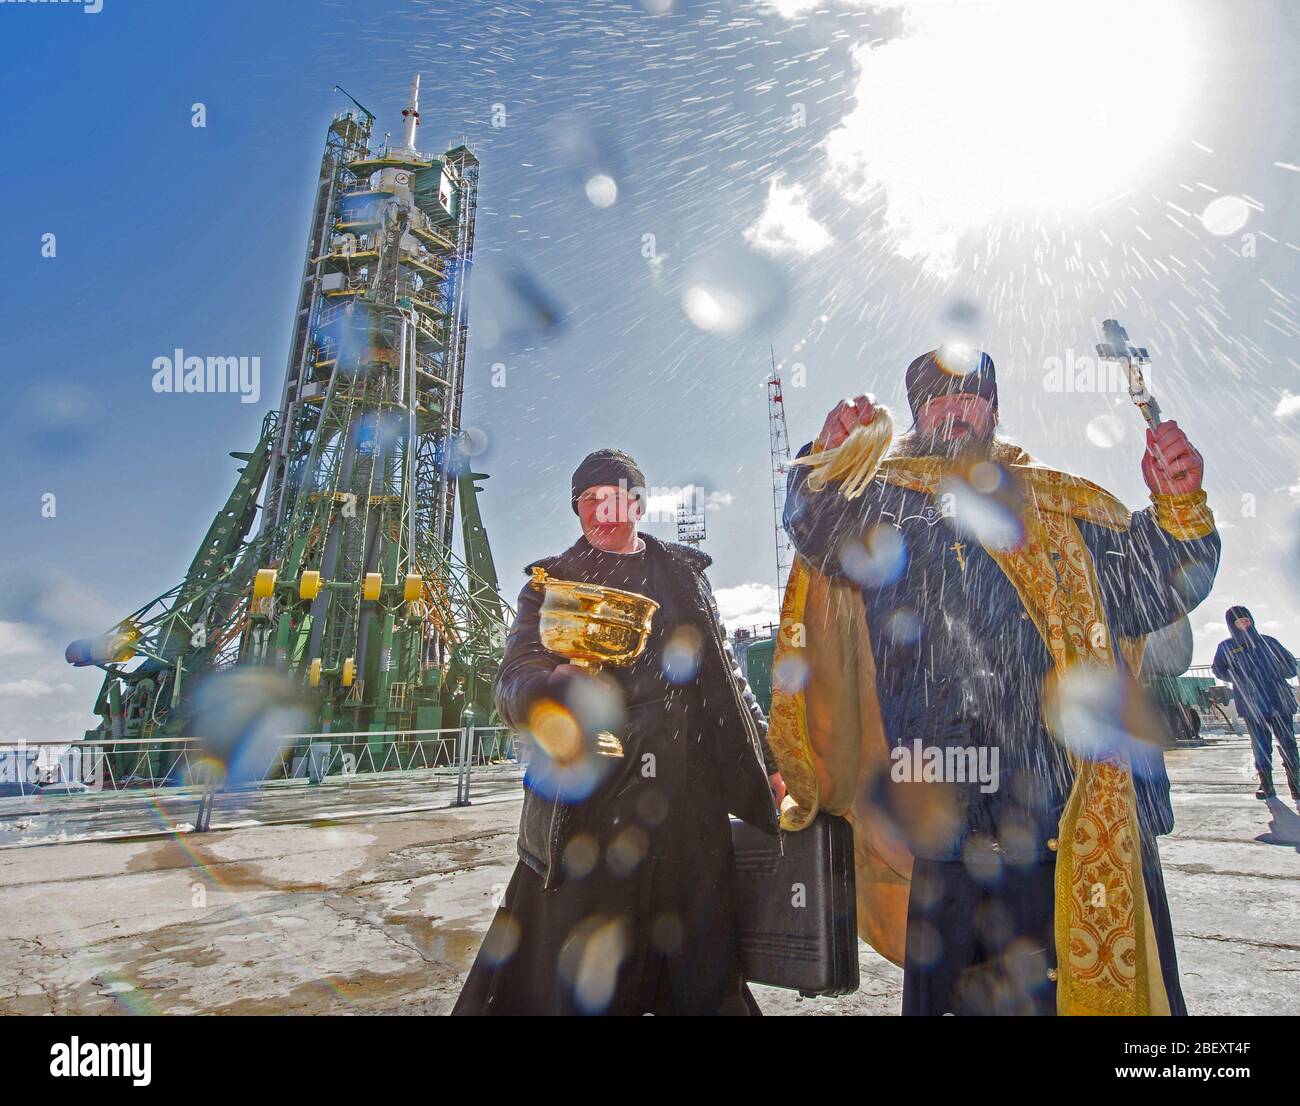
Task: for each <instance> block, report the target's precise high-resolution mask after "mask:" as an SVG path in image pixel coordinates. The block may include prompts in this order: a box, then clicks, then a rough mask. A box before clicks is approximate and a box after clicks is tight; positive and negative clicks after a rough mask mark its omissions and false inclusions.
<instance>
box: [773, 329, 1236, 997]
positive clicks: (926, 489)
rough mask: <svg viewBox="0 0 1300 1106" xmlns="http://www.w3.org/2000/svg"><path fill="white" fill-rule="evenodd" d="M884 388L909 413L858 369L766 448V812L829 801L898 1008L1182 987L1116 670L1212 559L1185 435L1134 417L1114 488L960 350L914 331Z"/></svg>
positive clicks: (1178, 604)
mask: <svg viewBox="0 0 1300 1106" xmlns="http://www.w3.org/2000/svg"><path fill="white" fill-rule="evenodd" d="M906 389H907V398H908V403H909V405H910V407H911V411H912V416H913V419H914V421H915V425H914V427H913V430H912V431H911V432H910V433H908V434H906V435H904V436H902V437H901V439H899V440H897V441H891V439H892V431H891V430H890V429H889V423H890V419H889V415H888V413H887V412H886V411H884V409H883V408H880V407H878V406H877V405H876V404H875V403H874V402H873V400H872V399H871V397H869V396H865V395H863V396H859V397H857V398H856V399H855V400H853V401H851V402H850V401H845V402H842V403H840V404H838V405H837V406H836V407H835V408H834V410H832V411H831V413H830V414H829V416H828V417H827V419H826V422H825V425H824V427H823V429H822V431H821V434H820V435H819V437H818V438H817V440H816V441H815V442H813V443H811V444H810V445H809V446H806V447H805V448H804V450H803V451H801V454H800V459H799V460H797V461H796V462H795V464H794V466H793V467H792V471H791V473H790V478H789V486H788V496H787V503H786V513H785V525H786V529H787V531H788V533H789V535H790V537H791V539H792V541H793V543H794V545H795V547H796V549H797V550H798V553H799V557H798V559H797V560H796V564H795V568H794V571H793V572H792V574H791V579H790V584H789V587H788V589H787V592H786V595H785V602H784V607H783V611H782V634H781V637H780V640H779V644H778V656H777V661H776V669H775V672H776V682H777V684H778V687H777V689H776V690H775V691H774V696H773V705H772V710H771V715H770V722H771V731H770V734H769V740H770V742H771V744H772V748H773V749H774V751H775V752H776V754H777V757H778V761H779V764H780V768H781V771H782V774H783V776H784V779H785V784H786V785H787V786H788V787H789V797H788V798H787V799H786V805H785V808H784V811H783V819H784V824H785V825H786V826H787V827H788V828H793V829H798V828H800V827H802V826H806V825H807V824H809V823H810V822H811V820H812V818H813V816H814V815H815V814H816V813H817V811H818V810H819V809H823V810H827V811H829V812H831V813H833V814H843V815H845V816H846V817H848V818H849V819H850V820H851V821H852V823H853V826H854V837H855V854H856V856H855V858H856V861H857V864H856V867H857V877H858V883H857V892H858V916H859V933H860V934H861V936H863V938H864V939H866V940H867V941H869V942H870V943H871V944H872V945H874V946H875V947H876V948H877V950H878V951H880V952H881V953H882V954H883V955H885V956H887V957H889V958H890V959H893V960H894V961H895V962H896V963H899V964H901V965H902V966H903V968H904V981H903V1013H904V1014H1052V1013H1062V1014H1182V1013H1185V1012H1186V1011H1185V1007H1184V1003H1183V998H1182V993H1181V989H1180V985H1179V980H1178V970H1177V964H1176V960H1175V954H1174V944H1173V936H1172V932H1171V927H1170V920H1169V911H1168V905H1167V901H1166V897H1165V891H1164V884H1163V879H1162V875H1161V870H1160V859H1159V854H1158V852H1157V849H1156V844H1155V837H1156V835H1158V834H1161V833H1168V832H1170V830H1171V829H1172V828H1173V816H1172V811H1171V808H1170V804H1169V783H1168V777H1167V776H1166V775H1165V771H1164V765H1163V753H1162V747H1161V743H1160V738H1159V724H1158V722H1157V721H1156V720H1155V715H1154V713H1153V712H1151V711H1150V709H1149V708H1148V707H1147V705H1146V702H1145V697H1144V696H1143V695H1142V693H1141V691H1140V689H1139V687H1138V685H1137V684H1136V681H1135V677H1136V675H1137V674H1138V673H1139V671H1140V663H1141V650H1142V643H1143V639H1144V636H1145V635H1147V634H1149V633H1151V632H1153V631H1155V630H1158V629H1160V628H1162V627H1164V626H1166V625H1168V624H1170V623H1172V622H1174V621H1176V620H1177V619H1179V618H1181V617H1182V616H1184V615H1185V614H1186V613H1187V612H1188V611H1189V610H1190V609H1191V608H1192V607H1194V606H1196V604H1198V603H1199V602H1200V601H1201V600H1202V599H1203V598H1204V597H1205V595H1206V593H1207V592H1208V591H1209V589H1210V585H1211V583H1212V581H1213V579H1214V574H1215V571H1216V569H1217V566H1218V558H1219V538H1218V535H1217V533H1216V530H1215V525H1214V519H1213V516H1212V515H1211V513H1210V510H1209V508H1208V507H1207V505H1206V497H1205V493H1204V492H1203V491H1202V490H1201V474H1202V468H1203V464H1202V460H1201V457H1200V455H1199V454H1198V453H1197V452H1196V450H1195V449H1193V448H1192V446H1191V444H1190V443H1189V442H1188V440H1187V438H1186V436H1185V434H1184V433H1183V431H1182V430H1181V429H1179V427H1178V425H1177V424H1176V423H1174V422H1166V423H1163V424H1161V425H1159V426H1158V427H1157V428H1156V429H1155V430H1154V431H1148V432H1147V438H1146V453H1145V456H1144V457H1143V459H1142V473H1143V476H1144V478H1145V481H1146V483H1147V486H1148V487H1149V488H1150V489H1151V499H1152V505H1151V506H1150V507H1148V508H1147V509H1145V510H1143V511H1139V512H1137V513H1136V514H1130V513H1129V512H1128V511H1127V510H1126V509H1125V508H1124V506H1123V505H1122V504H1121V503H1120V502H1119V501H1118V500H1116V499H1115V497H1114V496H1112V495H1110V494H1109V493H1108V492H1106V491H1105V490H1103V489H1102V488H1100V487H1098V486H1097V485H1095V484H1092V483H1090V482H1089V481H1087V480H1083V479H1081V478H1079V477H1076V476H1072V475H1070V474H1068V473H1064V472H1058V471H1056V470H1053V469H1050V468H1048V467H1046V466H1044V465H1042V464H1040V463H1038V462H1037V461H1035V460H1034V459H1033V458H1032V457H1030V456H1029V455H1028V454H1027V453H1026V452H1025V451H1024V450H1022V449H1020V448H1018V447H1016V446H1014V445H1012V444H1011V443H1010V442H1008V441H1006V440H1004V439H1002V438H1000V437H998V435H997V427H998V390H997V380H996V375H995V369H994V365H993V361H992V359H991V358H989V357H988V355H987V354H983V353H981V352H979V351H972V350H965V349H941V350H935V351H932V352H930V353H927V354H925V355H923V356H921V357H918V358H917V359H916V360H915V361H913V362H912V364H911V365H910V366H908V369H907V372H906ZM864 442H865V443H866V446H867V448H866V453H865V454H863V455H864V456H868V455H870V454H871V451H872V448H874V449H875V451H876V452H875V455H874V457H869V459H868V461H867V462H866V468H865V469H863V470H861V471H858V472H857V473H856V474H855V475H854V476H853V478H852V479H849V478H845V477H844V476H843V473H844V471H845V467H844V465H843V464H833V463H832V462H833V461H835V460H837V459H838V458H839V456H840V455H841V454H842V452H843V451H844V450H846V449H850V448H859V452H861V447H862V445H863V443H864ZM833 473H839V474H840V478H838V479H836V478H831V476H832V474H833Z"/></svg>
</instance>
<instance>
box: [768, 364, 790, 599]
mask: <svg viewBox="0 0 1300 1106" xmlns="http://www.w3.org/2000/svg"><path fill="white" fill-rule="evenodd" d="M771 352H772V375H771V377H770V378H769V379H768V381H767V429H768V448H769V452H770V453H771V456H772V511H773V513H774V515H775V517H776V525H775V537H776V595H777V602H780V601H781V599H782V598H783V597H784V595H785V582H786V580H787V578H788V577H789V575H790V561H791V555H790V539H789V538H788V537H786V533H785V526H784V525H783V522H782V518H783V516H784V514H785V481H786V473H787V472H789V469H790V433H789V431H788V430H787V429H786V425H785V399H784V398H783V396H782V395H781V374H780V373H779V372H778V371H777V368H776V350H775V349H773V350H772V351H771Z"/></svg>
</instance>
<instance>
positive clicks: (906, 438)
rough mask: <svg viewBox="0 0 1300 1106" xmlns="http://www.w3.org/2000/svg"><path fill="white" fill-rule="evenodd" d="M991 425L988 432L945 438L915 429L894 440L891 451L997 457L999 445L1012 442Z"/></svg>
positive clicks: (947, 456)
mask: <svg viewBox="0 0 1300 1106" xmlns="http://www.w3.org/2000/svg"><path fill="white" fill-rule="evenodd" d="M995 429H996V427H991V428H990V429H989V432H988V433H987V434H968V435H965V436H963V437H961V438H957V439H951V440H950V439H948V438H945V437H944V436H943V435H942V434H940V433H935V432H931V433H928V434H926V433H922V432H921V431H920V430H916V429H912V430H910V431H909V432H908V433H906V434H904V435H903V436H902V437H900V438H898V439H897V440H896V441H895V442H894V447H893V449H891V450H890V453H891V454H892V455H893V456H895V457H939V458H942V459H944V460H947V461H968V462H975V461H987V460H990V459H992V458H993V455H994V453H995V452H997V450H998V447H1000V446H1005V445H1007V444H1008V443H1007V442H1006V441H1005V440H1004V439H1001V438H999V437H998V436H997V435H996V434H995V433H994V430H995Z"/></svg>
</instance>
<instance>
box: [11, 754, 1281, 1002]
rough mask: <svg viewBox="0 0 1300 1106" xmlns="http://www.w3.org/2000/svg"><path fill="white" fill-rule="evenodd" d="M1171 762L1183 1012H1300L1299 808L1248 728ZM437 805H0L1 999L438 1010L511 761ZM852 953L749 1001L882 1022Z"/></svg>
mask: <svg viewBox="0 0 1300 1106" xmlns="http://www.w3.org/2000/svg"><path fill="white" fill-rule="evenodd" d="M1168 766H1169V773H1170V777H1171V779H1172V781H1173V785H1174V807H1175V813H1176V817H1177V823H1178V824H1177V829H1176V832H1175V833H1174V834H1173V835H1172V836H1171V837H1167V838H1163V839H1162V841H1161V852H1162V855H1163V858H1164V868H1165V878H1166V882H1167V884H1168V889H1169V898H1170V908H1171V913H1172V916H1173V921H1174V928H1175V932H1176V935H1177V945H1178V955H1179V959H1180V964H1181V968H1182V976H1183V986H1184V989H1185V992H1186V995H1187V1000H1188V1005H1189V1007H1190V1009H1191V1010H1192V1012H1193V1013H1216V1014H1265V1013H1268V1014H1300V986H1297V984H1298V983H1300V816H1297V814H1296V812H1295V806H1294V804H1293V803H1292V802H1291V801H1290V800H1289V799H1287V800H1286V801H1285V802H1284V801H1282V800H1274V801H1272V802H1269V803H1264V802H1260V801H1258V800H1256V799H1255V798H1254V797H1253V792H1254V786H1255V785H1254V779H1253V775H1252V774H1251V771H1250V753H1249V744H1248V742H1247V741H1246V739H1244V738H1235V737H1227V738H1212V739H1211V740H1210V741H1209V742H1208V743H1207V744H1206V745H1204V746H1202V747H1199V748H1190V749H1180V750H1177V751H1175V752H1172V753H1170V754H1169V757H1168ZM494 773H495V774H494ZM1278 778H1279V780H1280V779H1281V771H1280V765H1279V766H1278ZM453 797H454V779H449V778H432V777H430V776H428V775H427V774H424V775H421V776H419V778H416V776H411V777H406V778H401V779H390V780H377V781H360V780H358V781H353V782H351V783H349V784H347V785H340V784H327V785H325V786H324V787H319V788H310V789H308V788H307V787H306V786H305V785H304V786H302V787H301V788H295V789H294V790H293V792H292V793H290V792H289V791H288V789H285V791H284V792H283V793H281V794H279V795H272V794H266V793H263V794H258V795H245V796H242V797H240V798H239V799H238V800H231V801H229V802H227V803H225V804H224V805H223V806H221V807H219V808H218V811H217V814H216V815H215V817H214V830H213V832H210V833H205V834H194V833H187V832H174V827H175V826H177V825H181V826H185V825H188V823H189V822H190V821H192V810H193V805H194V804H193V801H192V800H189V799H182V798H181V797H178V796H170V797H168V798H167V799H166V800H165V801H162V802H158V803H153V804H152V805H150V804H151V800H150V798H149V797H147V796H143V795H138V794H137V795H130V796H92V797H86V796H81V797H73V798H72V799H69V800H61V801H60V802H61V803H63V804H64V805H62V806H61V808H60V809H59V810H57V811H55V812H53V814H48V813H46V812H37V813H31V812H29V813H28V814H26V815H24V816H22V817H14V818H12V819H11V818H8V815H9V814H10V813H12V812H11V811H9V810H5V809H0V824H3V823H5V822H8V824H7V825H3V828H0V844H3V845H4V846H5V847H3V848H0V1012H2V1013H9V1014H20V1013H26V1014H45V1013H79V1014H114V1013H174V1014H195V1013H245V1014H272V1013H276V1014H284V1013H291V1014H324V1013H338V1014H346V1013H391V1014H440V1013H445V1012H446V1011H447V1010H448V1009H450V1007H451V1005H452V1003H453V1002H454V1001H455V997H456V994H457V993H458V990H459V987H460V982H461V980H462V979H463V978H464V975H465V973H466V971H468V969H469V965H470V963H471V962H472V960H473V957H474V954H475V952H476V951H477V948H478V944H479V942H480V940H481V939H482V935H483V933H484V931H485V930H486V928H487V925H488V922H489V921H490V919H491V917H492V913H493V909H494V904H495V901H497V900H498V899H499V896H500V894H501V892H502V890H503V889H504V886H505V883H506V882H507V881H508V879H509V877H510V873H511V871H512V869H513V866H514V862H515V829H516V825H517V822H518V817H519V783H518V777H517V773H512V772H509V771H504V770H499V769H490V770H486V771H485V772H484V774H483V776H482V778H481V779H480V780H479V781H478V782H477V784H476V790H475V798H474V802H473V805H471V806H469V807H463V808H455V807H452V806H451V805H450V803H451V800H452V798H453ZM77 799H80V800H83V801H85V803H86V805H84V806H80V807H78V806H74V805H72V804H73V802H74V801H75V800H77ZM5 802H6V804H9V803H12V802H14V801H13V800H6V801H5ZM187 812H188V813H187ZM20 821H26V822H27V825H25V826H18V825H17V824H16V823H18V822H20ZM222 827H228V828H222ZM88 835H99V836H100V839H91V840H68V838H71V837H77V836H83V837H84V836H88ZM108 835H113V836H108ZM37 840H41V841H45V842H47V843H44V844H38V845H33V844H31V843H32V842H34V841H37ZM859 948H860V954H861V955H860V963H861V969H862V985H861V988H860V989H859V991H857V992H856V993H854V994H852V995H847V996H844V997H842V998H837V999H801V998H799V997H798V996H797V995H795V994H793V993H790V992H783V991H776V990H773V989H771V988H763V987H759V988H755V993H756V995H757V997H758V1000H759V1004H760V1005H761V1006H762V1008H763V1009H764V1011H765V1012H767V1013H798V1014H833V1013H857V1014H896V1013H897V1012H898V1009H899V999H900V995H901V988H902V973H901V971H900V970H899V969H898V968H896V967H894V966H893V965H892V964H889V963H888V962H886V961H885V960H883V959H881V958H880V957H879V956H877V955H876V954H875V953H874V952H872V951H871V950H870V949H869V948H868V947H867V946H865V945H860V946H859Z"/></svg>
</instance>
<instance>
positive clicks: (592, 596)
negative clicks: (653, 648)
mask: <svg viewBox="0 0 1300 1106" xmlns="http://www.w3.org/2000/svg"><path fill="white" fill-rule="evenodd" d="M532 586H533V587H534V588H535V589H536V590H538V591H540V592H542V593H543V598H542V610H541V616H540V621H539V625H538V635H539V637H540V638H541V642H542V646H543V648H545V649H547V650H548V651H550V652H552V653H558V654H559V655H560V656H562V657H564V658H565V659H566V660H568V661H569V662H570V663H571V664H576V665H578V666H579V667H581V668H585V669H587V670H588V671H590V672H593V673H594V672H599V671H600V669H601V667H602V666H603V665H606V664H612V665H614V666H615V667H619V668H621V667H623V666H625V665H628V664H631V663H632V662H633V661H634V660H636V658H637V657H639V656H640V655H641V654H642V653H643V652H645V647H646V642H647V641H648V640H649V639H650V624H651V621H652V620H653V619H654V613H655V611H657V610H658V609H659V604H658V603H656V602H655V601H654V600H653V599H650V598H648V597H647V596H644V595H638V594H637V593H636V592H634V591H621V590H619V589H618V588H609V587H605V586H604V585H603V584H584V583H577V582H575V581H572V580H555V579H552V578H551V577H549V576H547V574H546V569H544V568H534V569H533V579H532ZM570 725H572V724H571V723H570ZM537 736H538V740H539V744H541V745H542V746H543V747H544V748H546V749H547V752H548V753H551V754H552V755H553V756H556V759H560V760H564V759H570V758H568V757H564V756H562V755H559V754H560V752H561V750H557V749H552V748H550V747H548V746H550V745H552V744H559V745H562V746H572V747H573V748H572V752H573V754H574V755H576V753H577V751H578V749H577V742H576V736H577V735H576V734H575V735H574V736H575V740H574V741H572V742H570V741H562V742H553V741H547V740H546V737H545V735H543V734H538V735H537ZM557 736H558V735H557ZM596 752H597V753H599V754H600V755H601V756H609V757H621V756H622V755H623V744H622V742H620V741H619V739H618V738H617V737H615V736H614V735H613V734H611V733H601V734H598V735H597V737H596Z"/></svg>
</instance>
